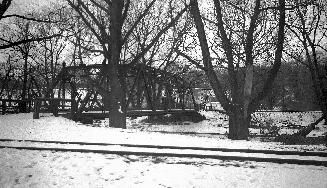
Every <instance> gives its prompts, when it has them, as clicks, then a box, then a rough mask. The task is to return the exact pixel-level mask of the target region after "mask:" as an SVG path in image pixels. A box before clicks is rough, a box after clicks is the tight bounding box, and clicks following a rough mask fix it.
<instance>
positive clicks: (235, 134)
mask: <svg viewBox="0 0 327 188" xmlns="http://www.w3.org/2000/svg"><path fill="white" fill-rule="evenodd" d="M228 116H229V135H228V138H230V139H233V140H247V139H248V136H249V126H250V121H251V116H246V117H244V112H242V110H240V109H239V108H235V109H234V110H233V111H231V112H229V113H228Z"/></svg>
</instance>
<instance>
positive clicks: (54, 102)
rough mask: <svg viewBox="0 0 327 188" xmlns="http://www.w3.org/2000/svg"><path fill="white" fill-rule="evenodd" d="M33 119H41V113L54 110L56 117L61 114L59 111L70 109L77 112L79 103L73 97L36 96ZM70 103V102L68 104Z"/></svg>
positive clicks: (72, 112)
mask: <svg viewBox="0 0 327 188" xmlns="http://www.w3.org/2000/svg"><path fill="white" fill-rule="evenodd" d="M33 102H34V113H33V119H39V118H40V113H42V112H52V113H53V115H54V116H55V117H57V116H59V111H67V110H70V113H71V114H75V113H76V110H77V104H76V101H75V100H72V99H62V98H36V99H34V101H33ZM67 103H68V104H67Z"/></svg>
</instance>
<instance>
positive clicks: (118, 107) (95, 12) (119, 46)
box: [67, 0, 187, 128]
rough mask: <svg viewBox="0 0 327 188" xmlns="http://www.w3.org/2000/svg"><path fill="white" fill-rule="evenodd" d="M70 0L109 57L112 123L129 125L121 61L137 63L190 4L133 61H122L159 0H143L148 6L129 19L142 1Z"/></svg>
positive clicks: (107, 74) (108, 94)
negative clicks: (131, 41)
mask: <svg viewBox="0 0 327 188" xmlns="http://www.w3.org/2000/svg"><path fill="white" fill-rule="evenodd" d="M67 2H68V3H69V5H70V6H71V7H72V8H73V9H74V10H75V11H76V12H77V14H78V16H79V17H80V19H81V20H82V21H83V22H84V24H85V25H86V26H87V27H88V29H89V30H91V31H92V33H93V35H94V36H95V37H96V39H97V41H96V42H98V43H99V46H100V48H101V53H102V54H103V57H104V59H105V61H104V62H106V64H105V65H104V76H105V77H107V78H108V82H109V83H108V84H109V88H108V89H107V91H106V92H104V93H103V95H104V97H105V98H107V101H108V104H109V125H110V126H112V127H120V128H126V111H125V103H126V97H125V93H124V89H123V85H124V83H122V82H123V80H121V79H120V75H119V73H118V66H119V64H122V63H125V64H129V66H130V67H132V66H134V65H135V64H137V63H138V61H139V60H140V59H141V58H142V57H143V56H144V55H145V54H146V53H147V52H148V51H149V50H150V49H151V48H152V47H153V46H154V45H155V44H156V42H157V41H158V40H159V39H160V37H161V36H162V35H163V34H164V33H165V32H167V30H168V29H169V28H170V27H171V26H172V25H174V23H175V22H176V21H177V20H178V19H179V18H180V17H181V16H182V14H183V13H184V12H185V11H186V9H187V7H185V8H184V9H182V10H181V11H178V12H177V13H176V14H175V17H174V18H173V19H171V20H170V21H168V22H167V23H166V24H165V25H164V26H163V27H162V28H161V29H160V30H159V31H158V32H157V33H156V34H155V35H154V37H153V38H152V39H151V40H150V42H149V43H148V44H147V45H146V46H145V47H144V48H143V49H142V50H140V51H138V52H137V54H135V55H134V57H133V58H131V59H130V61H129V62H122V60H123V59H122V58H121V54H122V52H123V49H125V48H127V46H128V43H129V42H130V37H131V35H132V33H133V31H134V29H135V28H136V27H137V26H138V25H139V24H140V22H141V21H142V20H143V19H145V17H146V15H147V14H148V13H149V11H151V10H153V7H154V4H155V2H156V0H152V1H151V2H149V3H147V2H144V4H142V5H144V6H143V7H142V6H141V7H142V8H143V11H142V12H141V13H140V14H137V16H136V18H135V19H134V20H133V19H132V20H128V21H127V18H130V17H133V16H132V14H131V11H132V10H133V8H137V5H139V4H138V2H136V1H135V2H134V1H130V0H126V1H121V0H113V1H110V2H109V1H104V0H101V1H94V0H90V1H83V0H77V1H71V0H67ZM134 17H135V16H134Z"/></svg>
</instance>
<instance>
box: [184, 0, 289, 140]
mask: <svg viewBox="0 0 327 188" xmlns="http://www.w3.org/2000/svg"><path fill="white" fill-rule="evenodd" d="M190 5H191V10H190V12H191V14H192V16H193V19H194V23H195V27H196V31H197V36H198V40H199V45H200V47H201V51H202V58H203V59H202V63H203V65H200V64H199V63H198V62H197V61H195V62H194V63H196V64H198V65H200V66H199V67H201V68H202V69H203V70H204V71H205V73H206V75H207V77H208V80H209V82H210V85H211V86H212V88H213V91H214V93H215V95H216V97H217V99H218V100H219V102H220V103H221V105H222V106H223V108H224V109H225V110H226V112H227V114H228V116H229V138H231V139H247V138H248V134H249V130H248V127H249V124H250V120H251V113H253V112H254V110H255V109H257V108H258V106H259V105H260V102H261V101H262V100H263V99H264V98H265V97H266V96H267V95H268V94H269V92H270V91H271V88H272V85H273V82H274V79H275V77H276V75H277V72H278V70H279V68H280V66H281V58H282V51H283V43H284V25H285V1H284V0H279V1H278V5H277V6H276V5H274V4H270V3H268V2H266V1H261V0H256V1H242V2H241V1H220V0H214V5H213V7H212V8H214V10H215V11H214V13H213V14H211V15H214V16H211V17H212V18H211V19H206V18H204V19H205V20H207V21H209V23H212V24H213V25H214V26H215V27H216V28H217V33H214V35H215V36H217V38H216V40H214V41H212V43H216V44H218V47H219V50H218V51H215V49H214V50H212V48H213V45H210V43H209V42H208V41H209V40H208V37H207V35H208V32H206V27H205V25H204V22H203V19H202V15H201V13H200V9H199V5H198V2H197V0H191V1H190ZM278 13H279V18H278V19H277V18H274V17H277V15H278ZM268 26H269V27H268ZM271 34H272V35H271ZM269 36H273V37H271V38H270V39H271V40H272V41H267V38H269ZM272 46H273V47H274V48H272ZM272 50H274V52H272ZM212 53H213V54H214V55H212ZM271 53H273V54H274V60H273V61H270V62H271V63H272V68H271V69H270V71H269V72H268V73H267V76H266V78H265V80H264V82H263V84H262V87H261V89H260V90H261V91H259V92H258V93H253V86H254V85H253V84H254V64H255V63H259V62H260V61H261V63H263V62H264V61H263V60H262V57H263V56H265V55H266V56H269V55H270V54H271ZM184 56H185V57H188V59H189V60H190V61H192V58H191V57H189V55H187V54H184ZM219 56H222V57H219ZM213 57H215V58H213ZM270 58H271V57H270ZM217 61H218V64H219V63H220V64H221V65H223V66H222V67H224V68H225V69H226V72H227V74H228V81H229V85H230V90H226V89H225V88H224V87H223V84H222V82H221V80H220V79H219V78H218V76H217V74H216V72H215V66H214V63H216V62H217Z"/></svg>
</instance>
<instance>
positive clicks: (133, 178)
mask: <svg viewBox="0 0 327 188" xmlns="http://www.w3.org/2000/svg"><path fill="white" fill-rule="evenodd" d="M203 113H206V112H203ZM318 115H319V114H318ZM206 116H207V117H208V120H205V121H203V122H199V123H191V122H182V123H179V125H176V124H175V125H160V124H157V125H156V124H151V125H150V124H146V123H143V124H142V123H141V122H142V121H141V120H142V119H144V118H137V119H128V129H126V130H122V129H113V128H107V127H92V126H87V125H82V124H80V123H76V122H73V121H71V120H68V119H65V118H63V117H53V116H52V115H49V114H43V115H42V117H41V118H40V119H37V120H33V119H32V114H13V115H5V116H0V138H1V139H4V138H6V139H8V138H11V139H37V140H59V141H84V142H109V143H129V144H156V145H177V146H199V147H221V148H251V149H276V150H306V151H326V152H327V148H326V146H325V145H312V146H307V145H283V144H281V143H275V142H260V141H258V140H251V141H231V140H228V139H219V137H214V136H210V137H205V136H201V137H200V136H196V135H179V134H162V133H157V132H150V131H157V130H164V131H171V132H177V131H185V130H188V131H190V132H199V131H200V132H201V131H202V132H214V131H220V128H221V127H223V128H226V124H225V122H226V121H225V120H226V119H225V118H224V117H222V116H221V115H217V114H215V113H213V112H210V113H209V112H207V113H206ZM263 116H264V115H263ZM264 117H265V119H267V117H266V116H264ZM221 118H222V119H221ZM282 118H283V117H281V116H279V117H277V119H282ZM310 118H311V119H310ZM317 118H319V116H317V117H313V116H312V115H311V116H310V115H308V117H303V119H302V120H301V121H300V120H298V119H297V118H293V119H294V121H297V122H296V123H301V125H303V126H304V125H306V124H307V123H311V122H313V121H314V120H315V119H317ZM218 119H220V120H222V121H218ZM290 120H291V118H288V119H287V121H290ZM292 121H293V120H292ZM281 122H282V121H281ZM296 123H294V124H296ZM220 124H222V126H218V125H220ZM318 127H319V128H318V130H317V134H318V133H319V134H321V132H324V131H325V128H326V127H325V125H323V124H322V123H320V124H319V126H318ZM221 131H222V132H223V133H224V131H226V130H225V129H224V130H221ZM0 168H1V171H0V187H327V181H325V179H326V177H327V167H320V166H302V165H289V164H273V163H261V162H249V161H244V162H240V161H224V160H216V159H196V158H173V157H144V156H143V157H142V156H130V155H129V156H118V155H109V154H91V153H89V154H85V153H77V152H71V153H67V152H53V151H27V150H16V149H8V148H7V149H0Z"/></svg>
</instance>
